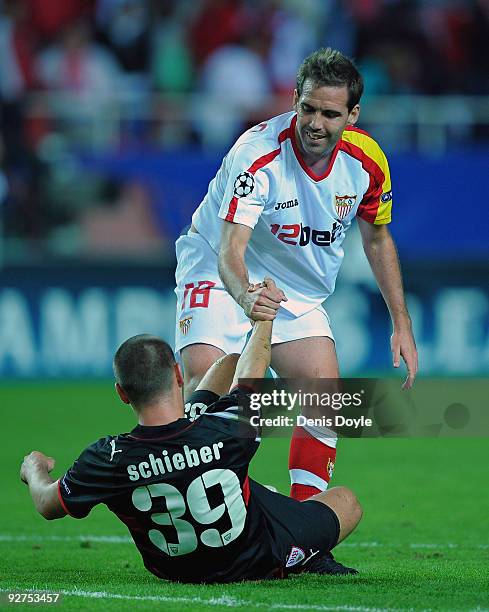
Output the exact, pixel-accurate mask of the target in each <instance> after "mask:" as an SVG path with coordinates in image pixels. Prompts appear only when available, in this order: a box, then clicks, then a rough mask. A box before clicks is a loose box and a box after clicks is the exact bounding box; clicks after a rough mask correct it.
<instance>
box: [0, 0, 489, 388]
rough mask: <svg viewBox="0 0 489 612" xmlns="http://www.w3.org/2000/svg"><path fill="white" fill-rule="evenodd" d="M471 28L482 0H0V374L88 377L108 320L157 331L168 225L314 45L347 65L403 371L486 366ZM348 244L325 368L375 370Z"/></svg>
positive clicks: (357, 270)
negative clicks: (404, 306)
mask: <svg viewBox="0 0 489 612" xmlns="http://www.w3.org/2000/svg"><path fill="white" fill-rule="evenodd" d="M488 41H489V2H488V0H412V1H403V0H269V1H259V0H199V1H194V0H154V1H151V0H50V1H49V2H43V0H0V125H1V134H0V378H3V379H10V378H25V379H37V378H40V379H46V378H53V379H56V378H61V379H62V378H79V379H80V378H82V379H87V378H94V377H95V378H97V377H101V378H107V377H108V376H110V373H111V358H112V355H113V351H114V350H115V348H116V347H117V346H118V344H119V343H120V342H121V341H122V340H124V339H125V338H127V337H128V336H130V335H133V334H135V333H141V332H151V333H156V334H158V335H161V336H162V337H164V338H165V339H167V340H169V341H170V342H173V324H174V309H175V302H174V297H173V282H174V278H173V272H174V242H175V239H176V237H177V236H178V234H179V232H180V230H181V228H182V227H183V226H184V225H186V224H187V223H188V222H189V220H190V215H191V213H192V211H193V210H194V208H195V207H196V206H197V204H198V203H199V202H200V199H201V198H202V196H203V195H204V193H205V191H206V187H207V184H208V182H209V181H210V180H211V179H212V177H213V175H214V172H215V171H216V169H217V168H218V167H219V164H220V162H221V159H222V157H223V155H224V154H225V153H226V151H227V149H228V147H229V146H230V145H231V144H232V142H233V140H234V139H235V138H236V137H237V135H239V133H240V132H241V131H243V130H244V129H246V128H247V127H249V126H251V125H253V124H255V123H257V122H259V121H261V120H263V119H266V118H268V117H270V116H272V115H275V114H278V113H280V112H285V111H287V110H289V109H290V105H291V96H292V90H293V88H294V77H295V73H296V70H297V67H298V65H299V64H300V62H301V60H302V59H303V58H304V57H305V56H306V55H307V54H308V53H309V52H310V51H311V50H313V49H315V48H317V47H319V46H332V47H336V48H339V49H340V50H342V51H343V52H345V53H347V54H349V55H351V56H353V57H354V58H356V59H357V61H358V64H359V66H360V68H361V70H362V72H363V75H364V77H365V81H366V93H365V96H364V99H363V105H362V115H361V120H360V123H359V125H360V127H362V128H363V129H366V130H368V131H370V132H371V133H372V135H373V136H374V138H376V139H377V140H378V141H379V142H380V144H381V145H382V147H383V148H384V150H385V151H386V153H387V155H388V158H389V160H390V164H391V171H392V176H393V185H394V196H395V197H394V220H393V223H392V232H393V234H394V235H395V238H396V240H397V244H398V247H399V251H400V256H401V261H402V265H403V273H404V277H405V284H406V290H407V294H408V300H409V304H410V309H411V314H412V317H413V321H414V326H415V330H416V338H417V341H418V344H419V349H420V359H421V363H420V367H421V373H422V375H427V374H433V375H450V376H451V375H469V376H475V375H477V376H480V375H484V374H487V372H488V371H489V289H488V286H489V285H488V282H487V280H488V273H489V222H488V218H489V217H488V214H487V203H486V201H485V199H486V194H485V179H486V178H487V175H488V171H489V70H488V67H487V57H488ZM348 240H349V242H348V244H347V245H346V249H345V250H346V257H345V263H344V266H343V269H342V272H341V274H340V280H339V283H338V289H337V292H336V294H335V295H334V296H333V297H332V298H331V300H330V301H329V302H328V305H327V307H328V310H329V312H330V314H331V316H332V321H333V329H334V331H335V334H336V336H337V339H338V349H339V353H340V363H341V365H342V371H343V373H344V374H349V375H358V374H360V373H361V374H365V373H380V372H384V371H386V372H387V371H389V364H390V353H389V347H388V336H389V333H390V330H389V321H388V317H387V314H386V311H385V307H384V305H383V302H382V299H381V298H380V297H379V296H378V292H377V289H376V287H375V283H374V281H373V279H372V277H371V274H370V272H369V268H368V265H367V264H366V261H365V258H364V256H363V252H362V250H361V247H360V243H359V240H358V235H357V234H356V230H355V229H353V230H352V232H351V236H349V239H348Z"/></svg>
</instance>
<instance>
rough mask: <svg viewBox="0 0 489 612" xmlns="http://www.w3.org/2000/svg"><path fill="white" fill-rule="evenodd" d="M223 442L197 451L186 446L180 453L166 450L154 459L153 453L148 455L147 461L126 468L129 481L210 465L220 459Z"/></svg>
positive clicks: (202, 447)
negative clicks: (203, 464)
mask: <svg viewBox="0 0 489 612" xmlns="http://www.w3.org/2000/svg"><path fill="white" fill-rule="evenodd" d="M223 446H224V443H223V442H216V443H215V444H213V445H212V446H201V447H200V448H199V449H196V448H189V447H188V446H187V445H186V444H185V445H184V446H183V447H182V451H183V452H181V453H173V454H171V455H170V454H169V453H168V451H167V450H163V451H162V452H161V457H155V456H154V455H153V453H150V454H149V455H148V460H147V461H141V462H140V463H138V464H131V465H128V466H127V473H128V474H129V480H133V481H136V480H139V479H140V478H151V477H153V476H159V475H160V474H161V475H162V474H167V473H170V472H174V471H175V470H184V469H185V468H191V467H196V466H198V465H200V464H201V463H212V462H213V461H218V460H219V459H221V453H220V450H221V449H222V448H223Z"/></svg>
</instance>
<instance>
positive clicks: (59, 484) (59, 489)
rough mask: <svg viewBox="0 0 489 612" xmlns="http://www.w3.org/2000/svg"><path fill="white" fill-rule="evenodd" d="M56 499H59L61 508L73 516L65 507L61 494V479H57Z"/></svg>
mask: <svg viewBox="0 0 489 612" xmlns="http://www.w3.org/2000/svg"><path fill="white" fill-rule="evenodd" d="M58 499H59V503H60V504H61V505H62V506H63V510H64V511H65V512H66V514H69V515H70V516H73V515H72V514H71V512H70V511H69V510H68V508H67V507H66V504H65V502H64V499H63V496H62V495H61V479H59V480H58Z"/></svg>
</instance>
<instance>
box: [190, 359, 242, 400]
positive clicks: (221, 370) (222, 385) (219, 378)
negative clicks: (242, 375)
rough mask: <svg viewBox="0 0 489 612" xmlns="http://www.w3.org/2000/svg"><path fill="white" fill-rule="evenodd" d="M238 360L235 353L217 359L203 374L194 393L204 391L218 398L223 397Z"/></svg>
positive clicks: (229, 384) (227, 389)
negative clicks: (210, 392)
mask: <svg viewBox="0 0 489 612" xmlns="http://www.w3.org/2000/svg"><path fill="white" fill-rule="evenodd" d="M238 359H239V354H237V353H232V354H230V355H224V357H220V358H219V359H217V360H216V361H215V362H214V363H213V364H212V365H211V367H210V368H209V369H208V370H207V372H206V373H205V375H204V377H203V378H202V380H201V381H200V383H199V386H198V387H197V389H196V391H200V390H202V389H204V390H206V391H212V393H215V394H216V395H219V396H221V395H225V394H226V393H227V392H228V391H229V388H230V386H231V382H232V380H233V377H234V372H235V370H236V364H237V363H238Z"/></svg>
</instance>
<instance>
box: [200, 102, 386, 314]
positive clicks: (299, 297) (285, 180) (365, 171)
mask: <svg viewBox="0 0 489 612" xmlns="http://www.w3.org/2000/svg"><path fill="white" fill-rule="evenodd" d="M296 121H297V115H296V113H295V112H290V113H286V114H283V115H279V116H278V117H274V118H272V119H270V120H269V121H266V122H264V123H260V124H259V125H257V126H255V127H253V128H251V129H250V130H248V131H247V132H245V133H244V134H243V135H242V136H240V138H239V139H238V140H237V142H236V143H235V145H234V146H233V147H232V149H231V150H230V151H229V153H228V154H227V155H226V157H225V158H224V160H223V162H222V165H221V167H220V169H219V171H218V172H217V175H216V177H215V178H214V179H213V180H212V182H211V183H210V185H209V190H208V192H207V195H206V196H205V198H204V200H203V201H202V203H201V204H200V206H199V207H198V209H197V210H196V211H195V213H194V215H193V217H192V223H193V224H194V226H195V227H196V229H197V230H198V232H199V233H200V234H201V235H202V236H203V237H204V238H205V239H206V240H207V241H208V242H209V244H210V245H211V247H212V249H213V250H214V251H215V252H216V254H217V253H218V252H219V243H220V237H221V228H222V223H223V220H224V219H225V220H226V221H230V222H233V223H240V224H242V225H246V226H248V227H250V228H253V232H252V235H251V239H250V242H249V244H248V248H247V251H246V265H247V267H248V271H249V276H250V281H251V282H259V281H261V280H263V278H264V277H265V276H270V277H271V278H273V279H274V280H275V282H276V284H277V286H278V287H280V288H281V289H283V290H284V292H285V294H286V296H287V297H288V302H283V303H282V306H283V307H284V308H286V309H287V310H289V311H290V312H292V313H293V314H295V315H300V314H303V313H305V312H308V311H309V310H312V309H313V308H316V307H317V306H318V305H319V304H321V302H323V301H324V300H325V299H326V298H327V297H328V296H329V295H330V294H331V293H332V292H333V291H334V287H335V282H336V277H337V275H338V270H339V268H340V265H341V261H342V259H343V249H342V246H341V245H342V242H343V239H344V237H345V232H346V230H347V229H348V228H349V227H350V225H351V222H352V220H353V218H354V217H355V215H358V216H360V217H361V218H362V219H364V220H365V221H368V222H370V223H375V224H384V223H389V222H390V220H391V207H392V192H391V180H390V174H389V167H388V164H387V160H386V158H385V155H384V153H383V152H382V150H381V149H380V147H379V145H378V144H377V143H376V142H375V141H374V140H373V139H372V138H371V137H370V136H369V135H368V134H367V133H366V132H363V131H362V130H359V129H357V128H354V127H349V128H347V129H346V130H345V131H344V132H343V136H342V138H341V140H340V141H339V142H338V144H337V146H336V148H335V150H334V151H333V153H332V155H331V161H330V163H329V166H328V168H327V170H326V172H325V173H324V174H323V175H321V176H318V175H316V174H314V173H313V172H312V171H311V169H310V168H309V167H308V166H307V165H306V164H305V162H304V160H303V158H302V156H301V153H300V150H299V147H298V145H297V143H296V135H295V125H296Z"/></svg>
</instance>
